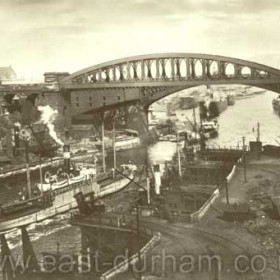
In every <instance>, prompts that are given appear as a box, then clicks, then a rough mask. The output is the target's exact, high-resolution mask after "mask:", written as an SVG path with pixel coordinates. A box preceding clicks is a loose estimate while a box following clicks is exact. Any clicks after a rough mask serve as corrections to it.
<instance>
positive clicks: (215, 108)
mask: <svg viewBox="0 0 280 280" xmlns="http://www.w3.org/2000/svg"><path fill="white" fill-rule="evenodd" d="M227 107H228V101H227V100H226V99H224V100H220V101H211V102H210V104H209V107H208V110H209V115H210V117H217V116H219V114H220V113H222V112H223V111H225V110H226V109H227Z"/></svg>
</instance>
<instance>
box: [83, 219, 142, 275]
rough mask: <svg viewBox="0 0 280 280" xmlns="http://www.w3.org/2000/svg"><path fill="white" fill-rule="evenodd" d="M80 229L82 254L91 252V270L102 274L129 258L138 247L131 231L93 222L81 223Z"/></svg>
mask: <svg viewBox="0 0 280 280" xmlns="http://www.w3.org/2000/svg"><path fill="white" fill-rule="evenodd" d="M80 229H81V246H82V255H83V256H84V255H85V254H88V253H89V256H90V260H89V263H90V267H91V272H94V273H97V274H100V273H102V272H104V271H106V270H108V269H109V268H110V267H112V266H114V265H116V263H118V261H123V260H124V258H129V256H130V255H132V254H133V252H134V251H135V250H136V248H137V247H136V245H137V242H136V241H135V239H136V237H135V236H133V234H132V233H131V232H129V231H120V230H118V229H117V228H113V227H110V228H109V227H106V226H105V227H104V226H102V225H94V226H93V225H92V224H89V225H88V226H85V225H80ZM85 269H86V268H85Z"/></svg>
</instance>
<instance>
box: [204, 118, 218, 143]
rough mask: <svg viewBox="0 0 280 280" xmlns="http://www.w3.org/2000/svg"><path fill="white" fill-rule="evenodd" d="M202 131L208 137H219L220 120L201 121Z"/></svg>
mask: <svg viewBox="0 0 280 280" xmlns="http://www.w3.org/2000/svg"><path fill="white" fill-rule="evenodd" d="M201 131H202V134H203V135H204V137H205V138H206V139H209V138H214V137H217V136H218V134H219V124H218V121H217V120H214V121H203V122H202V123H201Z"/></svg>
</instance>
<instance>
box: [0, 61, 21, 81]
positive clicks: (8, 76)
mask: <svg viewBox="0 0 280 280" xmlns="http://www.w3.org/2000/svg"><path fill="white" fill-rule="evenodd" d="M16 79H17V74H16V72H15V71H14V70H13V68H12V66H11V65H10V66H9V67H0V83H2V82H7V81H13V80H16Z"/></svg>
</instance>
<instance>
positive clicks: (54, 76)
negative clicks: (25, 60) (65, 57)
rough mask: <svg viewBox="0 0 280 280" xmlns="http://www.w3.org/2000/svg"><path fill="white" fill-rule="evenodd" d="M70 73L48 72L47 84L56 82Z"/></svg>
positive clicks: (46, 76)
mask: <svg viewBox="0 0 280 280" xmlns="http://www.w3.org/2000/svg"><path fill="white" fill-rule="evenodd" d="M68 75H69V73H68V72H46V73H45V74H44V77H45V83H46V84H55V83H58V82H59V81H60V80H62V79H64V78H65V77H67V76H68Z"/></svg>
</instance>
